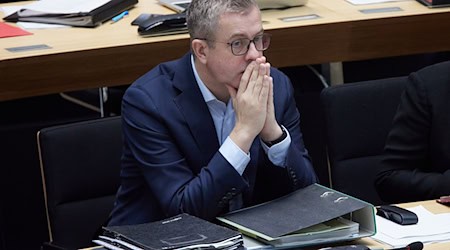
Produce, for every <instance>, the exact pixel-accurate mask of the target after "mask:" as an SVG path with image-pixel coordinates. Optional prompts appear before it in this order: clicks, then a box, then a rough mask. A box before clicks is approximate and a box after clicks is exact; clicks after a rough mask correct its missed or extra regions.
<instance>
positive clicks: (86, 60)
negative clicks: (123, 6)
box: [0, 0, 450, 101]
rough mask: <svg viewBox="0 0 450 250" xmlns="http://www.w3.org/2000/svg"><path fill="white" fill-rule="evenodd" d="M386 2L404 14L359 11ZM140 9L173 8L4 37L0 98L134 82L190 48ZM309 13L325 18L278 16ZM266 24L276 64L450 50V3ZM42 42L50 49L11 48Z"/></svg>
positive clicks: (311, 8)
mask: <svg viewBox="0 0 450 250" xmlns="http://www.w3.org/2000/svg"><path fill="white" fill-rule="evenodd" d="M17 4H20V3H9V4H1V5H0V6H5V5H17ZM382 7H400V8H401V9H402V11H398V12H389V13H375V14H363V13H361V12H360V11H359V10H360V9H367V8H382ZM140 13H170V10H168V9H166V8H164V7H162V6H159V5H157V4H156V3H155V0H145V1H140V2H139V4H138V5H137V7H136V8H134V9H132V10H131V11H130V15H129V16H128V17H126V18H125V19H123V20H121V21H119V22H118V23H115V24H110V23H105V24H103V25H101V26H99V27H97V28H94V29H89V28H61V29H51V30H34V31H32V32H33V33H34V35H31V36H22V37H12V38H2V39H0V79H1V80H0V81H1V82H0V101H4V100H12V99H17V98H23V97H29V96H37V95H44V94H50V93H58V92H63V91H72V90H81V89H87V88H96V87H101V86H117V85H123V84H129V83H131V82H133V81H134V80H135V79H136V78H138V77H139V76H141V75H142V74H144V73H145V72H146V71H148V70H149V69H151V68H152V67H154V66H155V65H157V64H158V63H161V62H163V61H167V60H172V59H175V58H178V57H180V56H182V55H183V54H184V53H186V52H187V51H188V49H189V38H188V35H187V34H183V35H174V36H165V37H155V38H142V37H139V35H138V34H137V28H136V27H135V26H131V25H130V22H131V20H133V19H134V18H136V17H137V16H138V15H139V14H140ZM311 14H316V15H318V16H319V18H317V19H310V20H308V19H307V20H300V21H293V22H283V21H281V20H280V19H279V18H283V17H293V16H305V15H311ZM0 17H2V16H0ZM263 21H264V28H265V29H266V30H267V31H268V32H270V33H272V34H273V38H272V40H273V41H272V44H271V47H270V49H269V50H268V51H267V53H266V55H267V57H268V59H269V61H270V62H271V63H272V65H274V66H276V67H284V66H294V65H305V64H318V63H327V62H336V61H350V60H362V59H370V58H380V57H387V56H399V55H408V54H416V53H425V52H437V51H450V32H448V30H450V8H440V9H428V8H426V7H425V6H422V5H421V4H419V3H417V2H415V1H405V2H396V3H385V4H377V5H369V6H367V5H366V6H353V5H351V4H349V3H348V2H346V1H345V0H333V1H330V0H310V1H309V3H308V4H307V5H306V6H303V7H298V8H291V9H288V10H283V11H278V10H270V11H264V12H263ZM37 44H46V45H48V46H50V47H51V49H45V50H34V51H27V52H16V53H12V52H9V51H7V50H5V49H6V48H10V47H19V46H30V45H37Z"/></svg>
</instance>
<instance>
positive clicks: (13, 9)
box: [0, 5, 72, 30]
mask: <svg viewBox="0 0 450 250" xmlns="http://www.w3.org/2000/svg"><path fill="white" fill-rule="evenodd" d="M20 9H23V6H22V5H21V6H3V7H1V8H0V11H2V12H3V13H4V14H5V16H9V15H11V14H12V13H14V12H16V11H18V10H20ZM16 24H17V25H18V26H20V27H22V28H24V29H26V30H29V29H54V28H66V27H72V26H68V25H62V24H48V23H32V22H17V23H16Z"/></svg>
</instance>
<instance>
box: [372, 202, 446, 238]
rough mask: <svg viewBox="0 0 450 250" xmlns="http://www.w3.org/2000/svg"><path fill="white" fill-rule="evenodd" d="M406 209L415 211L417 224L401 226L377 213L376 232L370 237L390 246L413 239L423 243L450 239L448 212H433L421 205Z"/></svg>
mask: <svg viewBox="0 0 450 250" xmlns="http://www.w3.org/2000/svg"><path fill="white" fill-rule="evenodd" d="M407 209H408V210H410V211H412V212H414V213H416V215H417V217H418V218H419V222H418V223H417V224H415V225H406V226H402V225H399V224H397V223H394V222H392V221H390V220H387V219H385V218H383V217H380V216H378V215H377V216H375V221H376V225H377V233H376V234H375V235H374V236H372V238H373V239H375V240H378V241H381V242H383V243H386V244H389V245H391V246H392V247H404V246H406V245H408V244H410V243H412V242H415V241H421V242H422V243H424V244H425V243H433V242H444V241H450V213H443V214H433V213H431V212H430V211H428V210H427V209H426V208H424V207H423V206H417V207H412V208H407Z"/></svg>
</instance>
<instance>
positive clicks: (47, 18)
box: [3, 0, 138, 27]
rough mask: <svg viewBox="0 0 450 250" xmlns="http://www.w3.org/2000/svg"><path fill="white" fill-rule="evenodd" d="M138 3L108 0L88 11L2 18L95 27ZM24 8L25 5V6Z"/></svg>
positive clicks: (15, 20) (15, 15)
mask: <svg viewBox="0 0 450 250" xmlns="http://www.w3.org/2000/svg"><path fill="white" fill-rule="evenodd" d="M137 3H138V0H110V1H108V2H107V3H106V4H104V5H102V6H100V7H98V8H96V9H94V10H92V11H91V12H88V13H71V14H57V13H42V14H40V15H33V16H20V15H19V13H18V12H15V13H13V14H11V15H9V16H6V17H4V18H3V19H4V20H5V21H8V22H19V21H21V22H36V23H50V24H64V25H70V26H78V27H95V26H98V25H100V24H101V23H103V22H105V21H107V20H110V19H111V18H113V17H114V16H116V15H119V14H120V13H122V12H123V11H125V10H128V9H130V8H132V7H133V6H134V5H136V4H137ZM25 8H26V6H25Z"/></svg>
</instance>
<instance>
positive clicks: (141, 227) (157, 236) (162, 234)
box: [93, 214, 243, 250]
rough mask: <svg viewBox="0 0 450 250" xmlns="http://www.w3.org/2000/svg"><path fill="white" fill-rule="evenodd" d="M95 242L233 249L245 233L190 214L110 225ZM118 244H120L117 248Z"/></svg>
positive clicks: (159, 248) (150, 249) (162, 249)
mask: <svg viewBox="0 0 450 250" xmlns="http://www.w3.org/2000/svg"><path fill="white" fill-rule="evenodd" d="M93 242H94V243H97V244H99V245H102V246H104V247H106V248H107V249H134V250H171V249H173V250H175V249H177V250H189V249H196V250H201V249H208V250H209V249H220V250H234V249H237V248H239V247H242V244H243V238H242V235H241V234H240V233H239V232H237V231H233V230H231V229H229V228H226V227H222V226H220V225H216V224H213V223H211V222H209V221H206V220H203V219H200V218H198V217H195V216H191V215H188V214H180V215H177V216H174V217H171V218H167V219H164V220H161V221H155V222H149V223H144V224H138V225H126V226H108V227H104V228H103V232H102V235H100V236H99V239H97V240H94V241H93ZM117 247H119V248H117Z"/></svg>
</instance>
